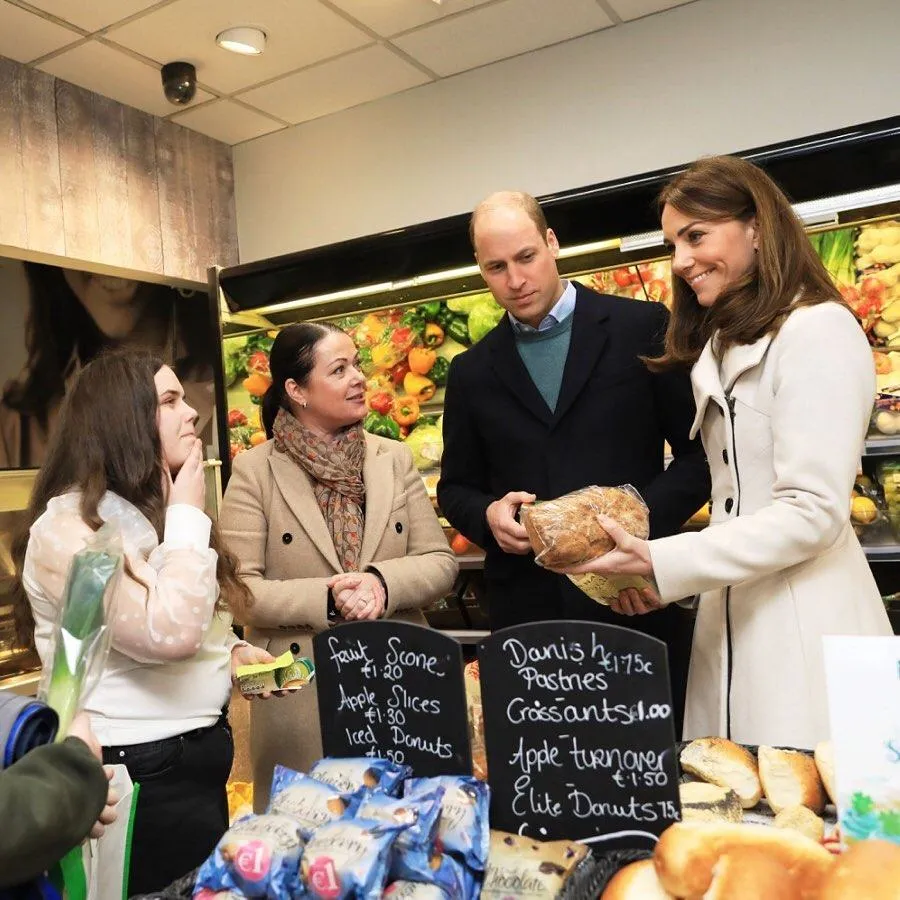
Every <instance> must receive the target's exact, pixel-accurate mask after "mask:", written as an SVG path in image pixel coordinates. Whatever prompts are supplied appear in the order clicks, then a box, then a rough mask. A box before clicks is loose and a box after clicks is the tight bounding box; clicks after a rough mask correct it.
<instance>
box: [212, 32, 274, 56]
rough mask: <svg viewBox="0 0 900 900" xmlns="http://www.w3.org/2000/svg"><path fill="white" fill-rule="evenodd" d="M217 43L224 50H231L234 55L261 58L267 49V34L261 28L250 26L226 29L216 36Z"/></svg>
mask: <svg viewBox="0 0 900 900" xmlns="http://www.w3.org/2000/svg"><path fill="white" fill-rule="evenodd" d="M216 43H217V44H218V45H219V46H220V47H221V48H222V49H223V50H230V51H231V52H232V53H242V54H243V55H244V56H259V54H260V53H262V52H263V50H265V49H266V33H265V32H264V31H263V30H262V29H261V28H252V27H250V26H240V27H238V28H226V29H225V31H222V32H220V33H219V34H217V35H216Z"/></svg>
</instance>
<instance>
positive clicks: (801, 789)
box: [759, 747, 825, 815]
mask: <svg viewBox="0 0 900 900" xmlns="http://www.w3.org/2000/svg"><path fill="white" fill-rule="evenodd" d="M759 778H760V781H761V782H762V786H763V790H764V791H765V794H766V800H768V801H769V806H771V807H772V809H773V810H775V812H776V813H778V812H781V810H783V809H786V808H787V807H788V806H807V807H809V808H810V809H811V810H812V811H813V812H814V813H816V814H817V815H821V814H822V812H823V811H824V809H825V790H824V788H823V787H822V779H821V778H819V770H818V769H817V768H816V763H815V760H814V759H813V758H812V757H811V756H808V755H807V754H806V753H801V752H800V751H798V750H777V749H775V748H774V747H760V748H759Z"/></svg>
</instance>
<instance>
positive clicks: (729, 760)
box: [679, 737, 762, 809]
mask: <svg viewBox="0 0 900 900" xmlns="http://www.w3.org/2000/svg"><path fill="white" fill-rule="evenodd" d="M679 761H680V762H681V768H682V769H684V771H685V772H690V774H691V775H696V776H697V778H702V779H703V780H704V781H708V782H710V784H718V785H719V786H721V787H726V788H731V790H733V791H734V792H735V793H736V794H737V795H738V797H740V800H741V806H743V807H744V809H750V808H751V807H753V806H756V804H757V803H759V801H760V799H761V798H762V785H761V784H760V782H759V769H758V768H757V765H756V759H755V758H754V756H753V754H752V753H751V752H750V751H749V750H747V749H746V748H745V747H741V746H740V745H738V744H735V743H734V742H732V741H729V740H726V739H725V738H718V737H706V738H698V739H697V740H695V741H691V742H690V743H689V744H688V745H687V746H686V747H685V748H684V749H683V750H682V751H681V756H680V758H679Z"/></svg>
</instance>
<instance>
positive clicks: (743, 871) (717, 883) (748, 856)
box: [703, 847, 800, 900]
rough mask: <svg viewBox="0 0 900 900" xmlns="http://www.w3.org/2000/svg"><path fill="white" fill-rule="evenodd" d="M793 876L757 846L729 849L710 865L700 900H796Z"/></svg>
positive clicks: (797, 892) (796, 886)
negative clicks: (707, 883) (710, 878)
mask: <svg viewBox="0 0 900 900" xmlns="http://www.w3.org/2000/svg"><path fill="white" fill-rule="evenodd" d="M799 896H800V890H799V887H798V884H797V879H796V876H794V875H792V874H791V873H790V872H789V871H788V869H786V868H785V866H784V865H783V864H782V863H781V862H780V861H779V860H778V859H776V858H773V857H772V856H770V855H769V854H768V853H767V852H766V851H764V850H761V849H760V848H759V847H732V848H731V849H730V850H729V851H728V852H727V853H724V854H722V856H720V857H719V859H718V860H717V862H716V864H715V865H714V866H713V877H712V882H711V884H710V886H709V889H708V890H707V891H706V893H705V894H704V895H703V900H763V898H765V900H797V897H799Z"/></svg>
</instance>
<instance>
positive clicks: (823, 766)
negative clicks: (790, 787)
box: [814, 741, 837, 803]
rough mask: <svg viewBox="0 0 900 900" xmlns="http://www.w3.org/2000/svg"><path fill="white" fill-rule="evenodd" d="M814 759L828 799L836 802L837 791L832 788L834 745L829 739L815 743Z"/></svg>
mask: <svg viewBox="0 0 900 900" xmlns="http://www.w3.org/2000/svg"><path fill="white" fill-rule="evenodd" d="M814 759H815V761H816V768H817V769H818V770H819V777H820V778H821V779H822V784H823V785H824V786H825V792H826V793H827V794H828V799H829V800H830V801H831V802H832V803H837V791H835V789H834V746H833V745H832V743H831V741H822V742H821V743H820V744H817V745H816V750H815V753H814Z"/></svg>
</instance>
